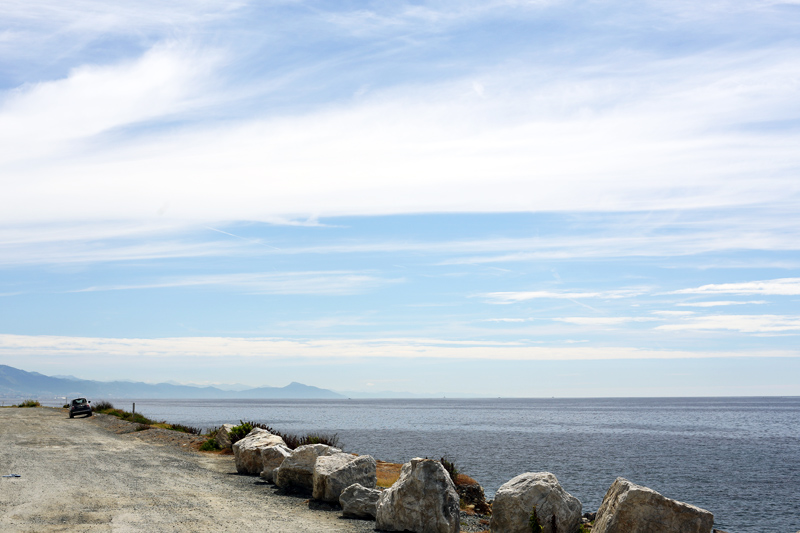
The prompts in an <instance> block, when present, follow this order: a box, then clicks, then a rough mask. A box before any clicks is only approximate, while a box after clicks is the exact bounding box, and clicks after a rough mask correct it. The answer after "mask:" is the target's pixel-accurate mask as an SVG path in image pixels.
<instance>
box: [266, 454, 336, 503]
mask: <svg viewBox="0 0 800 533" xmlns="http://www.w3.org/2000/svg"><path fill="white" fill-rule="evenodd" d="M335 453H342V450H340V449H339V448H334V447H333V446H328V445H327V444H306V445H305V446H300V447H298V448H295V449H294V451H292V454H291V455H290V456H289V457H287V458H286V459H284V460H283V462H282V463H281V466H280V467H279V468H276V469H275V470H274V471H273V473H272V478H273V481H274V482H275V484H276V485H277V486H278V487H280V488H282V489H283V490H285V491H287V492H305V493H310V492H311V491H312V490H313V488H314V483H313V478H314V464H315V463H316V462H317V457H324V456H326V455H333V454H335Z"/></svg>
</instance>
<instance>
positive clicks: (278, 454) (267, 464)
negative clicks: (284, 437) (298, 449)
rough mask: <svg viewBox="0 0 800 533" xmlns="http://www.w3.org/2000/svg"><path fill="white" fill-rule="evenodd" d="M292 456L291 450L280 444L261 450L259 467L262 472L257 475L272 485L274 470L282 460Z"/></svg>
mask: <svg viewBox="0 0 800 533" xmlns="http://www.w3.org/2000/svg"><path fill="white" fill-rule="evenodd" d="M290 455H292V450H290V449H289V448H287V447H286V446H284V445H282V444H276V445H274V446H269V447H267V448H262V449H261V465H262V470H261V474H259V475H260V476H261V477H262V478H264V479H265V480H267V481H269V482H270V483H274V482H275V480H274V479H273V474H274V472H275V470H276V469H277V468H278V467H279V466H281V463H283V460H284V459H286V458H287V457H289V456H290Z"/></svg>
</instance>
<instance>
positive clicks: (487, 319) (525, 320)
mask: <svg viewBox="0 0 800 533" xmlns="http://www.w3.org/2000/svg"><path fill="white" fill-rule="evenodd" d="M528 320H530V319H529V318H484V319H483V320H481V321H480V322H527V321H528Z"/></svg>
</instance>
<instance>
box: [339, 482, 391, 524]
mask: <svg viewBox="0 0 800 533" xmlns="http://www.w3.org/2000/svg"><path fill="white" fill-rule="evenodd" d="M380 497H381V491H380V490H378V489H371V488H368V487H364V486H362V485H360V484H358V483H354V484H352V485H350V486H349V487H347V488H346V489H344V490H343V491H342V494H341V495H339V505H341V506H342V515H343V516H347V517H352V518H371V519H372V520H375V515H376V514H377V512H378V499H379V498H380Z"/></svg>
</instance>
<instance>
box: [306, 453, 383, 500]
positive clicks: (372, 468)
mask: <svg viewBox="0 0 800 533" xmlns="http://www.w3.org/2000/svg"><path fill="white" fill-rule="evenodd" d="M376 471H377V463H376V462H375V459H373V458H372V457H370V456H369V455H362V456H356V455H352V454H349V453H337V454H333V455H327V456H322V457H318V458H317V462H316V463H315V464H314V475H313V476H312V485H313V488H312V496H313V498H314V499H315V500H322V501H326V502H334V503H335V502H338V501H339V496H340V495H341V494H342V491H343V490H344V489H346V488H347V487H349V486H350V485H352V484H353V483H359V484H360V485H362V486H364V487H367V488H370V489H374V488H375V485H377V482H378V477H377V475H376Z"/></svg>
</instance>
